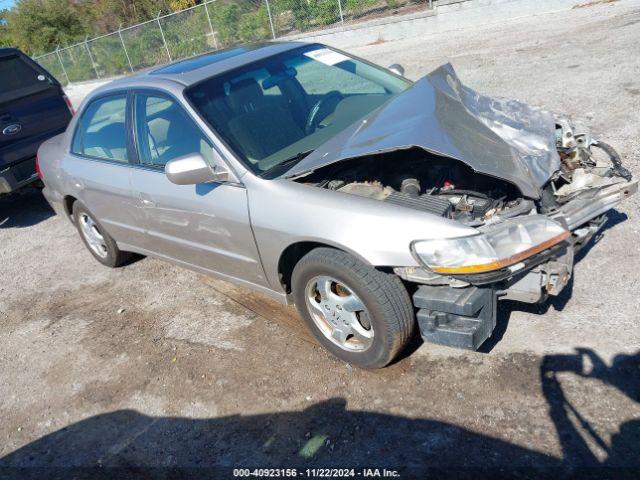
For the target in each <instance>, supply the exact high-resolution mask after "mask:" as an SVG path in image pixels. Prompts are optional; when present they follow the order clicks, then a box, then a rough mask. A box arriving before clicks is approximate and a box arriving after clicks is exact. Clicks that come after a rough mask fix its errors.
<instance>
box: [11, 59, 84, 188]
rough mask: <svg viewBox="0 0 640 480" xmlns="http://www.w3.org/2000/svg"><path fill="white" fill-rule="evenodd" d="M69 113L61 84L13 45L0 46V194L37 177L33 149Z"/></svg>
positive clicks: (63, 125) (65, 122) (66, 119)
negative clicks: (7, 46)
mask: <svg viewBox="0 0 640 480" xmlns="http://www.w3.org/2000/svg"><path fill="white" fill-rule="evenodd" d="M72 115H73V109H72V107H71V103H70V102H69V99H68V98H67V97H66V96H65V95H64V92H63V91H62V87H61V86H60V84H59V83H58V81H57V80H56V79H55V78H53V76H52V75H51V74H50V73H49V72H47V71H46V70H45V69H44V68H42V67H41V66H40V65H38V64H37V63H36V62H34V61H33V60H31V59H30V58H29V57H28V56H26V55H25V54H24V53H22V52H21V51H20V50H17V49H15V48H0V194H2V193H9V192H11V191H13V190H16V189H18V188H20V187H22V186H24V185H27V184H29V183H31V182H33V181H35V180H37V178H38V175H37V173H36V168H37V167H36V151H37V150H38V147H39V146H40V144H41V143H42V142H44V141H45V140H47V139H49V138H51V137H53V136H55V135H58V134H59V133H62V132H64V131H65V129H66V128H67V125H68V123H69V120H71V116H72Z"/></svg>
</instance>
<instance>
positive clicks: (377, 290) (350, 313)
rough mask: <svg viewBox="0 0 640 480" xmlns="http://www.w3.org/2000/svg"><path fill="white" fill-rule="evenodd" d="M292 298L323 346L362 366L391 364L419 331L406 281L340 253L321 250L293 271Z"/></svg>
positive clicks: (341, 357) (339, 356) (327, 249)
mask: <svg viewBox="0 0 640 480" xmlns="http://www.w3.org/2000/svg"><path fill="white" fill-rule="evenodd" d="M292 293H293V297H294V301H295V304H296V306H297V308H298V312H299V313H300V316H301V317H302V319H303V320H304V322H305V323H306V324H307V327H308V328H309V329H310V330H311V332H312V333H313V335H314V336H315V337H316V338H317V339H318V341H319V342H320V343H321V344H322V345H323V346H324V347H325V348H326V349H327V350H329V351H330V352H331V353H333V354H334V355H335V356H336V357H338V358H340V359H342V360H344V361H346V362H348V363H351V364H353V365H356V366H358V367H362V368H381V367H384V366H385V365H388V364H389V363H390V362H391V361H392V360H393V359H394V358H395V357H396V356H397V355H398V354H399V353H400V352H401V351H402V349H403V348H404V347H405V346H406V344H407V342H408V341H409V339H410V338H411V335H412V334H413V330H414V328H415V316H414V311H413V305H412V303H411V299H410V298H409V294H408V293H407V290H406V289H405V287H404V285H403V284H402V282H401V281H400V279H399V278H398V277H396V276H395V275H392V274H388V273H384V272H381V271H379V270H376V269H375V268H373V267H372V266H370V265H366V264H364V263H362V262H361V261H359V260H358V259H356V258H354V257H353V256H351V255H349V254H347V253H345V252H342V251H340V250H335V249H331V248H316V249H314V250H312V251H311V252H309V253H308V254H307V255H305V256H304V257H303V258H302V259H301V260H300V261H299V262H298V264H297V265H296V266H295V268H294V270H293V275H292Z"/></svg>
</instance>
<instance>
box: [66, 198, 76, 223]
mask: <svg viewBox="0 0 640 480" xmlns="http://www.w3.org/2000/svg"><path fill="white" fill-rule="evenodd" d="M77 201H78V199H77V198H76V197H74V196H73V195H65V196H64V197H63V199H62V205H63V207H64V211H65V213H66V214H67V217H69V220H71V221H72V222H73V204H74V203H76V202H77Z"/></svg>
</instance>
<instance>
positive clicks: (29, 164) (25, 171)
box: [0, 157, 38, 193]
mask: <svg viewBox="0 0 640 480" xmlns="http://www.w3.org/2000/svg"><path fill="white" fill-rule="evenodd" d="M37 179H38V174H37V173H36V159H35V157H34V158H30V159H27V160H24V161H22V162H20V163H16V164H14V165H12V166H10V167H7V168H5V169H4V170H2V171H0V193H10V192H13V191H14V190H17V189H19V188H21V187H24V186H25V185H28V184H30V183H32V182H34V181H36V180H37Z"/></svg>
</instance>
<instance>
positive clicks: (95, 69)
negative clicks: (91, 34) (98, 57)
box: [84, 37, 100, 78]
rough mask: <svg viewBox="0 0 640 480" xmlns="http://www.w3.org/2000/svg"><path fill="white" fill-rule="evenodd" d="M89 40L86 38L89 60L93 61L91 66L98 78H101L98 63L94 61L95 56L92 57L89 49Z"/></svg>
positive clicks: (85, 43)
mask: <svg viewBox="0 0 640 480" xmlns="http://www.w3.org/2000/svg"><path fill="white" fill-rule="evenodd" d="M87 38H88V37H84V46H85V48H86V49H87V53H88V54H89V60H91V66H92V67H93V71H94V72H96V78H100V74H99V73H98V67H96V62H95V61H94V60H93V55H91V49H90V48H89V43H87Z"/></svg>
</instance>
